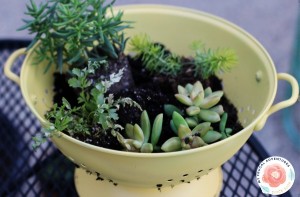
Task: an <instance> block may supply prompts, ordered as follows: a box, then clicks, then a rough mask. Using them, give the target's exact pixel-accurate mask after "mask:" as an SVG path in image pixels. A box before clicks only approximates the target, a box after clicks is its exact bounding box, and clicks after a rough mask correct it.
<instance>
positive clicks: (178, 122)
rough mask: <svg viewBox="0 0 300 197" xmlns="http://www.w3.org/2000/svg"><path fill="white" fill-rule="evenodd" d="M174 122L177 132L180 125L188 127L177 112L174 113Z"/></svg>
mask: <svg viewBox="0 0 300 197" xmlns="http://www.w3.org/2000/svg"><path fill="white" fill-rule="evenodd" d="M172 120H173V123H174V126H175V128H176V130H177V131H178V129H179V126H180V125H184V126H186V127H188V124H187V122H186V121H185V119H184V118H183V117H182V116H181V115H180V114H179V113H177V112H174V113H173V115H172Z"/></svg>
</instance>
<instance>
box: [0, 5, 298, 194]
mask: <svg viewBox="0 0 300 197" xmlns="http://www.w3.org/2000/svg"><path fill="white" fill-rule="evenodd" d="M0 2H1V4H2V5H1V7H0V39H25V38H31V36H30V35H28V34H27V32H25V31H22V32H17V31H16V29H17V28H18V27H20V26H21V25H22V22H21V19H22V18H24V15H23V13H24V11H25V3H26V2H29V0H28V1H20V0H0ZM141 3H150V4H158V3H159V4H167V5H176V6H183V7H188V8H193V9H197V10H201V11H204V12H208V13H211V14H214V15H217V16H220V17H223V18H225V19H227V20H229V21H231V22H233V23H235V24H237V25H238V26H240V27H242V28H243V29H245V30H246V31H248V32H249V33H250V34H252V35H253V36H254V37H255V38H256V39H257V40H258V41H259V42H260V43H261V44H262V45H263V46H264V47H265V48H266V50H267V51H268V52H269V54H270V55H271V57H272V59H273V61H274V63H275V65H276V69H277V72H289V65H290V64H291V57H292V54H293V46H294V43H295V42H296V41H298V42H299V39H295V32H296V23H297V17H298V12H299V6H300V3H299V1H297V0H272V1H270V0H251V1H241V0H226V1H221V0H201V1H197V0H185V1H183V0H181V1H180V0H164V1H159V0H144V1H138V0H117V3H116V4H118V5H123V4H141ZM299 66H300V65H299ZM284 94H285V86H284V85H280V86H279V89H278V93H277V98H276V101H275V102H278V101H281V100H283V98H284ZM297 105H299V104H297ZM298 129H299V128H298ZM299 133H300V132H299ZM254 135H256V136H257V137H258V139H259V140H260V141H261V142H262V144H263V146H264V147H265V149H266V150H267V151H268V152H269V153H270V154H271V155H276V156H282V157H284V158H286V159H288V160H289V161H290V162H291V163H292V165H293V166H294V168H295V171H296V181H295V184H294V186H293V187H292V190H291V191H292V194H293V196H300V176H299V174H300V152H297V151H296V149H295V148H293V146H292V145H291V142H290V140H289V139H288V137H287V135H286V133H285V131H284V129H283V127H282V111H281V112H278V113H276V114H274V115H272V116H271V117H270V118H269V119H268V122H267V124H266V125H265V127H264V128H263V129H262V130H261V131H259V132H257V133H255V134H254Z"/></svg>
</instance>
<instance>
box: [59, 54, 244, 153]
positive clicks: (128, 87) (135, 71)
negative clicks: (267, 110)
mask: <svg viewBox="0 0 300 197" xmlns="http://www.w3.org/2000/svg"><path fill="white" fill-rule="evenodd" d="M182 62H183V63H184V64H183V65H184V66H183V68H182V71H181V72H180V73H179V74H178V75H177V76H166V75H163V74H153V73H150V72H148V71H147V70H145V68H144V67H143V65H142V62H141V61H140V59H132V58H131V57H129V56H128V57H127V56H121V58H119V59H118V60H114V61H111V62H110V64H109V66H108V67H107V68H108V70H103V69H104V68H101V70H99V71H97V72H96V74H95V75H93V76H91V78H90V79H91V80H97V79H107V77H109V75H110V74H111V73H116V72H118V71H119V70H120V69H121V68H123V67H124V74H123V77H122V79H121V81H120V82H119V83H117V84H115V85H113V86H112V87H111V89H110V90H109V91H110V92H109V93H113V94H114V96H115V99H117V98H120V97H130V98H131V99H133V100H134V101H136V102H137V103H139V104H140V106H141V107H142V109H143V110H147V112H148V115H149V118H150V121H151V124H152V123H153V120H154V119H155V117H156V116H157V115H158V114H160V113H164V110H163V106H164V104H173V105H175V106H177V107H180V108H181V109H185V108H186V107H184V106H183V105H182V104H181V103H179V102H178V101H177V100H176V99H175V96H174V94H176V93H177V86H178V85H183V86H185V85H186V84H187V83H192V84H193V83H195V82H196V81H198V80H199V81H201V83H202V84H203V87H204V88H206V87H208V86H209V87H211V88H212V90H213V91H216V90H222V82H221V80H220V79H218V78H217V77H215V76H212V77H210V78H209V79H206V80H204V79H202V78H201V77H199V76H198V77H195V75H194V72H193V65H191V64H189V63H188V62H191V61H190V60H189V59H188V58H183V60H182ZM69 77H70V76H69V75H68V74H63V75H61V74H55V84H54V85H55V92H56V95H55V97H54V102H57V103H61V100H62V97H65V98H66V99H67V100H68V101H69V102H70V103H71V105H73V106H76V105H77V99H76V98H77V95H78V92H76V91H75V90H74V89H72V88H70V87H69V86H68V83H67V79H68V78H69ZM220 104H222V105H223V108H224V111H226V112H227V113H228V117H229V118H228V121H227V127H229V128H232V129H233V133H232V134H235V133H237V132H238V131H240V130H242V129H243V127H242V126H241V124H240V123H239V121H238V117H237V110H236V108H235V107H234V105H232V104H231V103H230V101H229V100H228V99H227V98H226V95H224V96H223V97H222V99H221V101H220ZM141 113H142V111H141V110H140V109H138V108H137V107H129V106H125V107H120V109H119V111H118V115H119V120H118V121H117V122H116V123H118V124H120V125H122V126H123V127H125V125H126V124H127V123H130V124H135V123H138V124H140V115H141ZM170 120H171V118H170V117H168V116H167V115H166V114H164V117H163V130H162V136H161V137H160V140H159V142H158V145H161V144H162V143H163V142H165V141H166V140H167V139H169V138H170V137H172V136H174V132H173V131H172V130H171V128H170ZM212 126H213V127H215V129H216V130H218V127H219V124H212ZM98 129H99V128H97V126H92V127H91V133H92V134H91V135H90V136H87V135H85V136H84V135H79V134H75V135H74V136H73V137H74V138H76V139H78V140H81V141H83V142H86V143H89V144H93V145H96V146H101V147H105V148H110V149H115V150H121V149H122V147H121V145H120V144H119V142H118V141H117V139H116V137H114V136H112V134H111V133H110V132H105V133H103V134H101V135H97V136H95V135H93V133H97V132H96V131H97V130H98ZM120 133H121V134H122V135H123V136H125V134H124V130H123V131H120ZM66 134H68V133H66Z"/></svg>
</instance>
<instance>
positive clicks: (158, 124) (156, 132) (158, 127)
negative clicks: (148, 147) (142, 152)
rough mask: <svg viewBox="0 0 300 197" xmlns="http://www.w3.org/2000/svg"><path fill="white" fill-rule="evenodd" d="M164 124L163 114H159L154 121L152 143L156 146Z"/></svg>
mask: <svg viewBox="0 0 300 197" xmlns="http://www.w3.org/2000/svg"><path fill="white" fill-rule="evenodd" d="M162 124H163V114H158V115H157V116H156V118H155V119H154V122H153V127H152V134H151V144H152V145H153V146H155V145H156V144H157V142H158V140H159V138H160V135H161V131H162Z"/></svg>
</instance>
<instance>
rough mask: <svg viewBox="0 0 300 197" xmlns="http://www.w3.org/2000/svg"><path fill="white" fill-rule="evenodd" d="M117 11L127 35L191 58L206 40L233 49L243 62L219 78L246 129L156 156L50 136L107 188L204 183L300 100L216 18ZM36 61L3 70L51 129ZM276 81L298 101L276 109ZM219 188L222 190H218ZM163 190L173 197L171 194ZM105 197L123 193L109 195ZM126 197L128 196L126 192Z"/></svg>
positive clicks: (47, 96) (249, 43)
mask: <svg viewBox="0 0 300 197" xmlns="http://www.w3.org/2000/svg"><path fill="white" fill-rule="evenodd" d="M118 9H121V10H123V11H124V20H127V21H134V24H133V25H134V28H132V29H129V30H126V36H131V35H135V34H138V33H147V34H148V35H150V36H151V38H152V39H153V40H155V41H159V42H161V43H163V44H164V45H166V46H167V47H168V48H169V49H171V51H174V52H176V53H177V54H181V55H186V56H189V55H191V52H192V51H190V50H189V48H188V46H189V44H191V43H192V42H193V41H195V40H201V41H203V42H204V43H206V46H207V47H211V48H218V47H228V48H232V49H234V50H235V51H236V52H237V55H238V57H239V65H238V66H237V67H236V68H234V69H233V70H232V71H231V72H229V73H224V74H220V75H219V77H220V78H221V79H222V80H223V86H224V92H225V94H226V96H227V97H228V98H229V99H230V100H231V102H232V103H233V104H234V105H235V106H236V107H237V109H238V117H239V120H240V122H241V123H242V125H243V127H244V129H243V130H241V131H240V132H238V133H237V134H235V135H233V136H231V137H229V138H227V139H225V140H222V141H219V142H217V143H214V144H211V145H208V146H205V147H201V148H197V149H192V150H186V151H180V152H172V153H152V154H147V153H131V152H122V151H116V150H110V149H105V148H101V147H96V146H93V145H90V144H87V143H83V142H81V141H78V140H76V139H74V138H71V137H69V136H67V135H65V134H63V133H62V134H61V137H53V138H52V141H53V142H54V143H55V145H56V146H57V148H58V149H59V150H60V151H61V152H62V153H63V154H64V155H65V156H66V157H68V158H69V159H70V160H72V161H73V162H75V163H76V164H78V165H79V166H81V167H82V168H84V169H87V170H89V171H92V172H97V175H98V178H99V179H104V180H108V182H111V184H110V185H112V186H111V187H110V188H109V190H115V189H116V190H118V188H121V190H122V187H124V188H135V189H136V190H135V191H139V192H142V193H143V192H145V195H144V196H146V193H147V192H148V193H149V191H151V192H150V194H149V195H150V196H154V194H153V193H152V192H157V189H160V190H161V191H162V192H158V194H159V195H160V196H162V195H163V194H162V193H164V187H167V186H175V185H178V184H180V183H183V182H190V181H192V180H194V179H196V180H197V179H200V180H201V177H202V176H203V175H206V174H208V173H210V171H213V170H214V169H217V170H215V171H214V172H213V173H217V174H218V173H219V171H218V169H219V167H220V166H221V165H222V164H223V163H225V162H226V161H227V160H229V159H230V158H231V157H232V156H233V155H234V154H235V153H236V152H237V151H238V150H239V149H240V148H241V147H242V146H243V144H244V143H245V142H246V141H247V139H248V138H249V137H250V136H251V134H252V132H253V131H254V130H260V129H261V128H262V127H263V126H264V124H265V121H266V120H267V118H268V116H269V115H271V114H272V113H274V112H276V111H278V110H280V109H282V108H285V107H288V106H290V105H292V104H293V103H295V102H296V101H297V98H298V94H299V87H298V83H297V81H296V80H295V79H294V78H293V77H292V76H290V75H288V74H284V73H280V74H278V73H277V72H276V70H275V66H274V64H273V62H272V59H271V58H270V56H269V55H268V53H267V52H266V50H265V49H264V48H263V47H262V46H261V45H260V44H259V43H258V42H257V41H256V40H255V39H254V38H253V37H252V36H251V35H249V34H248V33H246V32H245V31H244V30H242V29H240V28H239V27H237V26H235V25H233V24H231V23H229V22H227V21H225V20H223V19H221V18H218V17H215V16H212V15H210V14H206V13H202V12H199V11H194V10H190V9H183V8H177V7H169V6H160V5H131V6H122V7H118ZM22 54H26V57H25V59H24V62H23V65H22V69H21V73H20V77H19V76H17V75H15V74H14V73H12V72H11V67H12V65H13V62H14V60H15V59H16V58H17V57H19V56H20V55H22ZM34 56H35V53H33V49H32V50H30V51H28V52H26V51H25V49H20V50H18V51H16V52H14V53H13V54H12V55H11V56H10V58H9V59H8V61H7V63H6V65H5V74H6V75H7V76H8V77H9V78H10V79H11V80H13V81H15V82H16V83H18V84H19V85H20V87H21V91H22V94H23V97H24V99H25V101H26V103H27V105H28V106H29V108H30V109H31V110H32V112H33V113H34V114H35V115H36V116H37V118H38V119H39V120H40V122H41V123H42V124H43V125H44V124H47V120H46V119H45V118H44V114H45V112H46V111H47V110H49V109H50V108H51V106H52V97H53V91H52V87H53V75H52V73H53V72H54V70H50V71H49V72H47V73H46V74H45V73H44V67H43V65H39V66H34V65H33V60H34V58H35V57H34ZM42 64H43V63H42ZM278 80H285V81H287V82H288V83H290V84H291V86H292V95H291V97H290V98H289V99H288V100H285V101H281V102H280V103H277V104H275V105H273V101H274V98H275V95H276V92H277V83H278ZM210 174H211V173H210ZM219 178H220V176H219ZM99 184H100V183H99ZM186 185H188V184H186ZM115 186H116V187H115ZM118 186H119V187H118ZM180 187H181V186H178V188H180ZM137 188H140V189H137ZM153 188H154V189H153ZM176 188H177V187H174V189H176ZM181 188H183V189H180V191H178V192H177V193H176V196H182V195H186V194H187V193H186V191H187V190H186V188H185V187H181ZM194 189H195V192H194V194H195V196H199V193H197V190H199V189H197V188H194ZM217 190H220V187H219V186H218V187H217ZM135 191H133V190H132V191H131V190H130V192H131V193H130V192H129V194H128V196H134V195H133V193H134V192H135ZM165 191H166V192H165V195H166V196H168V194H170V193H168V191H169V190H165ZM102 192H104V191H102ZM139 194H141V193H139ZM103 196H118V195H117V194H111V193H106V195H104V194H103ZM119 196H120V195H119ZM122 196H126V194H125V193H122ZM137 196H138V195H137ZM172 196H175V194H172Z"/></svg>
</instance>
